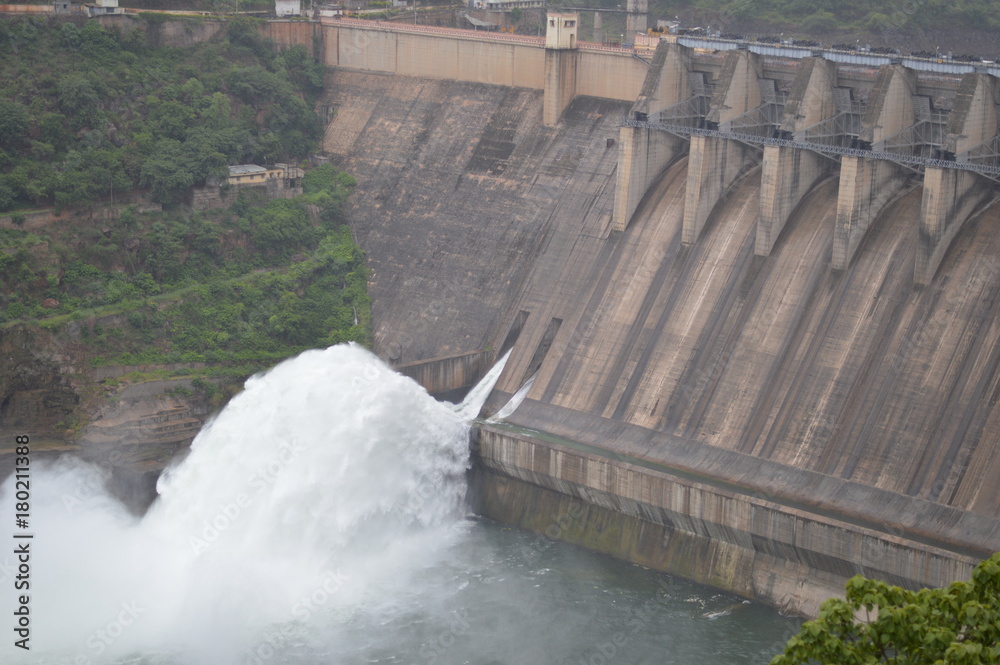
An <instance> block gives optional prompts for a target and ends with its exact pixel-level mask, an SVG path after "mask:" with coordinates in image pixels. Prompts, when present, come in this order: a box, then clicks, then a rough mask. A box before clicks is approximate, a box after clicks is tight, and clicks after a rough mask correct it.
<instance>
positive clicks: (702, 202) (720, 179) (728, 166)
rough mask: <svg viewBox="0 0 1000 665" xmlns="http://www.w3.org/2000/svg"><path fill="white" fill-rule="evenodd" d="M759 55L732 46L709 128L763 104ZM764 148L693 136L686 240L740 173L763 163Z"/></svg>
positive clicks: (693, 237) (702, 224)
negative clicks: (761, 152)
mask: <svg viewBox="0 0 1000 665" xmlns="http://www.w3.org/2000/svg"><path fill="white" fill-rule="evenodd" d="M761 78H763V76H762V70H761V63H760V59H759V58H758V57H757V56H756V55H755V54H753V53H750V52H749V51H744V50H739V51H729V52H728V53H727V54H726V61H725V64H724V65H723V67H722V72H721V73H720V74H719V80H718V82H717V83H716V89H715V95H714V96H713V97H712V105H711V110H710V111H709V113H708V116H707V117H706V124H707V126H708V127H709V128H718V127H719V125H721V124H722V123H724V122H727V121H729V120H732V119H734V118H736V117H737V116H740V115H743V114H744V113H746V112H748V111H750V110H752V109H755V108H757V107H759V106H760V105H761V102H762V97H761V92H760V84H759V81H760V79H761ZM759 159H760V153H759V152H758V151H755V150H754V149H753V148H750V147H748V146H746V145H743V144H741V143H739V142H737V141H733V140H730V139H723V138H717V137H713V136H698V135H695V136H692V137H691V148H690V154H689V157H688V181H687V198H686V199H685V201H684V238H683V241H684V242H685V243H693V242H695V241H697V240H698V237H699V236H700V235H701V232H702V229H703V228H704V227H705V223H706V222H707V221H708V217H709V215H710V214H711V213H712V210H713V209H714V208H715V206H716V204H717V203H718V202H719V200H720V199H721V198H722V196H723V195H724V194H725V193H726V190H728V189H729V187H730V186H731V185H732V184H733V183H734V182H736V179H737V178H739V177H740V176H741V175H743V174H744V173H746V171H747V170H748V169H749V168H751V167H753V166H755V165H756V164H757V163H759Z"/></svg>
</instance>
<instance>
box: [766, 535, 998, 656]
mask: <svg viewBox="0 0 1000 665" xmlns="http://www.w3.org/2000/svg"><path fill="white" fill-rule="evenodd" d="M857 616H863V617H864V620H863V621H857V620H856V619H855V617H857ZM802 663H838V665H862V664H868V663H900V664H904V663H906V664H908V665H936V664H938V663H940V664H951V663H954V664H955V665H979V664H980V663H983V664H985V663H1000V554H994V555H993V556H992V557H991V558H989V559H987V560H986V561H983V562H982V563H980V564H979V565H978V566H977V567H976V569H975V570H974V571H973V573H972V579H971V580H970V581H968V582H956V583H954V584H952V585H950V586H949V587H948V588H946V589H922V590H920V591H906V590H904V589H901V588H899V587H896V586H892V585H889V584H886V583H885V582H879V581H876V580H868V579H865V578H864V577H861V576H860V575H858V576H855V577H853V578H851V579H850V580H849V581H848V583H847V600H840V599H836V598H833V599H830V600H828V601H826V602H825V603H823V606H822V608H821V609H820V614H819V618H817V619H816V620H815V621H807V622H806V623H804V624H803V625H802V629H801V631H800V632H799V634H798V635H796V636H795V637H793V638H792V639H791V640H789V642H788V644H787V645H786V647H785V652H784V653H783V654H782V655H780V656H775V658H774V659H773V660H772V661H771V665H799V664H802Z"/></svg>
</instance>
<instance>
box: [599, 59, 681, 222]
mask: <svg viewBox="0 0 1000 665" xmlns="http://www.w3.org/2000/svg"><path fill="white" fill-rule="evenodd" d="M689 74H690V51H689V50H688V49H686V48H684V47H682V46H680V45H678V44H668V43H667V42H660V44H659V45H658V46H657V48H656V53H655V54H654V55H653V62H652V65H651V66H650V67H649V71H648V72H647V73H646V80H645V81H644V82H643V86H642V91H641V92H640V94H639V98H638V99H637V100H636V102H635V104H633V105H632V108H631V109H630V114H631V115H633V116H635V115H636V114H645V115H646V116H647V117H648V116H649V115H650V114H653V113H658V112H660V111H662V110H663V109H665V108H667V107H669V106H673V105H674V104H677V103H680V102H681V101H684V100H685V99H687V98H688V97H690V96H691V91H690V83H689V81H688V76H689ZM687 145H688V142H687V141H685V140H683V139H681V138H679V137H677V136H674V135H673V134H669V133H667V132H661V131H659V130H653V129H646V128H642V127H622V128H621V130H620V132H619V146H620V147H619V159H618V177H617V178H618V179H617V185H616V188H615V207H614V213H613V220H612V229H613V230H615V231H624V230H625V229H626V227H628V223H629V220H630V219H631V218H632V215H633V214H634V213H635V210H636V208H637V207H638V206H639V202H640V201H641V200H642V197H643V196H645V194H646V191H647V190H648V189H649V186H650V185H651V184H652V183H653V182H654V181H655V180H656V179H657V178H658V177H659V176H660V174H661V173H663V170H664V169H665V168H666V167H667V165H668V164H670V162H672V161H673V160H674V159H676V158H677V157H679V156H680V155H682V154H683V153H684V151H685V150H686V149H687Z"/></svg>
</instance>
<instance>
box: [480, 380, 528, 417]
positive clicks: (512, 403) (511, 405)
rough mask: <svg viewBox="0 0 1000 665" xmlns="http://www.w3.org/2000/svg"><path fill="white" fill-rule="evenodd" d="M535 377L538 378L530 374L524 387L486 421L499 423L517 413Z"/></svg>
mask: <svg viewBox="0 0 1000 665" xmlns="http://www.w3.org/2000/svg"><path fill="white" fill-rule="evenodd" d="M536 376H538V374H537V373H535V374H532V375H531V377H530V378H529V379H528V380H527V381H525V382H524V385H523V386H521V387H520V388H518V390H517V392H516V393H514V395H513V396H512V397H511V398H510V400H508V401H507V403H506V404H504V405H503V406H502V407H500V410H499V411H497V412H496V413H495V414H493V416H491V417H490V418H487V419H486V421H487V422H493V423H495V422H499V421H501V420H504V419H505V418H509V417H510V416H511V415H512V414H513V413H514V412H515V411H517V407H519V406H521V402H523V401H524V398H525V397H527V396H528V393H529V392H530V391H531V386H533V385H535V377H536Z"/></svg>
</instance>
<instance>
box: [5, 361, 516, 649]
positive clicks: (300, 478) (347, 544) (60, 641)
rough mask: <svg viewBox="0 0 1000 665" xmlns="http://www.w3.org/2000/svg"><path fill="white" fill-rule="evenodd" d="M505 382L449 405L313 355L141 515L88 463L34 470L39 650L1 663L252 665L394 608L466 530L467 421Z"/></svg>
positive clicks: (273, 374)
mask: <svg viewBox="0 0 1000 665" xmlns="http://www.w3.org/2000/svg"><path fill="white" fill-rule="evenodd" d="M501 369H502V367H498V368H494V370H493V372H491V376H489V377H487V379H485V380H484V382H483V384H484V385H481V386H480V387H479V389H477V391H475V395H470V399H469V400H467V401H466V402H464V403H463V404H462V405H461V406H460V407H450V406H448V405H444V404H441V403H439V402H437V401H435V400H434V399H432V398H431V397H429V396H428V395H427V393H426V392H424V391H423V389H421V388H420V387H419V386H417V385H416V384H415V383H413V382H412V381H411V380H409V379H407V378H405V377H402V376H400V375H398V374H396V373H394V372H392V371H391V370H389V369H388V368H387V367H385V366H384V365H383V364H382V363H381V362H379V361H378V359H377V358H375V357H374V356H372V355H371V354H370V353H368V352H367V351H364V350H363V349H361V348H358V347H356V346H336V347H331V348H329V349H326V350H316V351H309V352H306V353H303V354H302V355H300V356H298V357H297V358H294V359H292V360H289V361H286V362H285V363H283V364H281V365H279V366H278V367H276V368H274V369H273V370H271V371H270V372H268V373H266V374H264V375H262V376H258V377H254V378H252V379H250V380H249V381H248V382H247V385H246V390H245V391H244V392H243V393H241V394H240V395H239V396H237V397H236V398H235V399H233V400H232V402H231V403H230V404H229V405H228V406H227V407H226V408H225V409H224V410H223V411H222V412H221V413H220V414H219V416H218V417H217V418H216V419H215V420H214V421H213V422H212V423H210V424H209V425H208V426H206V427H205V429H204V430H203V431H202V432H201V433H200V434H199V435H198V437H197V438H196V439H195V441H194V443H193V445H192V448H191V453H190V454H189V455H188V457H187V458H186V459H185V460H184V461H183V462H182V463H181V464H179V465H178V466H176V467H175V468H172V469H170V470H168V472H166V473H165V474H164V475H163V476H162V477H161V479H160V482H159V484H158V487H157V490H158V492H159V495H160V496H159V498H158V500H157V501H156V503H154V505H153V506H152V508H151V509H150V511H149V512H148V513H147V515H146V516H145V517H144V518H142V519H141V520H136V519H135V518H132V517H130V516H129V515H128V514H127V512H126V511H125V510H124V509H123V508H122V507H121V506H120V505H119V504H118V503H117V502H116V501H115V500H113V499H111V498H109V497H108V496H107V495H105V494H104V493H103V492H102V491H101V490H99V489H98V488H99V486H100V474H99V473H98V471H97V470H96V469H94V468H93V467H88V466H86V465H84V464H82V463H79V462H74V461H63V462H60V463H58V464H56V465H55V466H53V467H50V468H46V469H42V468H35V469H34V470H33V472H32V481H31V482H32V508H31V511H32V515H31V519H32V524H31V527H32V528H31V531H32V532H33V533H34V534H35V538H34V540H33V541H32V543H31V579H30V609H31V646H32V649H31V651H30V652H24V651H21V650H20V649H16V648H14V647H12V646H11V643H12V642H13V639H8V640H4V643H3V644H0V662H3V663H11V662H15V663H21V662H23V663H46V664H48V663H52V664H55V663H59V664H60V665H61V664H62V663H72V665H90V664H91V663H94V664H96V663H105V662H108V663H120V662H125V661H126V660H128V657H129V655H130V654H137V653H138V654H142V661H143V662H146V663H153V662H164V663H181V662H183V663H199V664H200V663H212V665H227V664H229V663H241V664H242V663H248V664H250V663H252V664H254V665H256V664H257V663H261V662H264V661H266V660H267V659H268V658H270V657H271V655H273V654H274V652H275V648H274V644H275V639H276V638H274V634H276V635H278V638H277V639H279V641H280V640H284V642H281V644H282V645H283V648H286V649H290V650H293V651H294V649H295V648H296V647H297V645H301V644H302V643H304V642H307V641H308V638H307V635H308V634H309V629H308V627H309V625H310V623H311V622H314V621H315V619H316V617H317V616H323V617H325V619H324V620H325V621H330V620H335V621H336V620H340V619H343V620H345V621H346V620H349V619H350V617H351V616H353V615H356V614H357V613H358V612H362V613H364V612H375V611H384V610H385V607H384V606H385V605H386V604H387V603H390V604H391V602H393V601H392V599H393V598H398V597H401V596H405V594H406V590H407V580H408V579H410V578H411V577H412V576H413V575H417V574H419V571H420V570H421V569H423V568H425V567H426V566H429V565H432V564H433V563H434V562H435V561H436V558H437V557H441V556H444V552H445V551H446V548H447V545H448V543H449V542H450V540H451V539H453V538H454V537H456V534H458V533H460V532H461V520H462V513H463V509H462V502H463V497H464V493H465V471H466V468H467V465H468V424H467V422H466V421H467V420H468V419H469V418H471V417H474V416H475V415H476V414H477V413H478V411H479V409H480V407H481V405H482V401H483V400H484V399H485V397H486V395H487V394H488V393H489V391H490V389H492V385H493V382H495V381H496V378H497V376H498V375H499V372H500V370H501ZM12 495H13V483H12V480H9V481H8V482H7V483H6V484H5V486H4V487H3V490H2V491H0V509H2V510H3V511H4V512H3V513H2V515H0V520H3V523H5V524H13V522H14V516H13V504H14V501H13V499H12ZM0 561H3V562H4V563H7V564H9V563H10V560H9V559H8V560H6V561H5V560H3V557H2V555H0ZM5 570H9V569H7V568H5ZM2 574H3V571H0V575H2ZM10 575H11V573H8V578H9V577H10ZM2 586H3V587H4V593H3V594H2V601H0V602H3V603H6V606H5V607H4V616H6V617H8V618H9V617H11V616H12V612H13V609H14V606H15V605H14V601H15V597H14V594H13V592H12V591H10V590H11V589H12V587H13V584H12V580H11V579H6V580H4V581H3V583H2ZM7 630H8V631H9V629H7ZM267 631H272V633H274V631H278V632H277V633H274V634H272V635H271V636H270V637H268V638H267V641H266V642H262V639H263V638H262V635H265V634H267ZM279 650H280V649H279ZM331 662H336V661H331Z"/></svg>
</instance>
